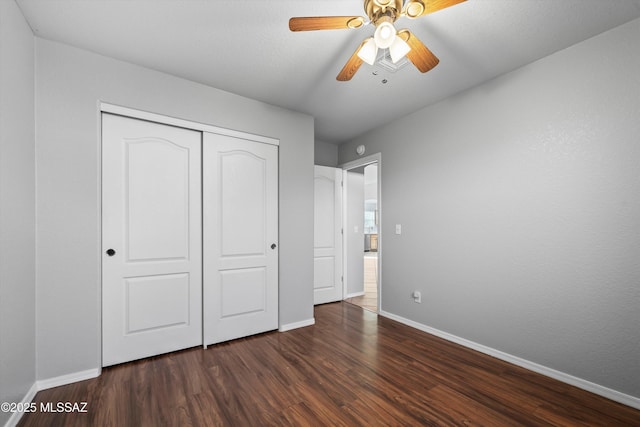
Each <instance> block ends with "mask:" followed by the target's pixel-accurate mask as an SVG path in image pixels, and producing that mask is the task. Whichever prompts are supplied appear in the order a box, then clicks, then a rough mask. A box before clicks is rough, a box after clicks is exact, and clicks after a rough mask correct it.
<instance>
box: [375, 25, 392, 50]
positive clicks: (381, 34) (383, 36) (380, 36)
mask: <svg viewBox="0 0 640 427" xmlns="http://www.w3.org/2000/svg"><path fill="white" fill-rule="evenodd" d="M395 37H396V29H395V27H394V26H393V24H391V23H390V22H386V21H385V22H383V23H381V24H380V25H378V28H376V32H375V33H374V34H373V39H374V40H375V41H376V45H377V46H378V48H380V49H386V48H388V47H389V46H391V44H392V43H393V40H394V39H395Z"/></svg>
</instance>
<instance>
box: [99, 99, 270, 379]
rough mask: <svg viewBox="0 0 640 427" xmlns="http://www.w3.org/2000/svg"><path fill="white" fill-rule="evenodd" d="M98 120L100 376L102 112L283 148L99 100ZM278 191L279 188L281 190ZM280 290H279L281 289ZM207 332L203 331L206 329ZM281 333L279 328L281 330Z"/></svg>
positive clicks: (249, 135) (265, 139) (267, 139)
mask: <svg viewBox="0 0 640 427" xmlns="http://www.w3.org/2000/svg"><path fill="white" fill-rule="evenodd" d="M96 112H97V114H96V116H97V117H96V119H97V121H98V126H97V130H98V132H97V140H98V153H99V154H98V159H97V161H98V168H97V172H98V189H99V191H98V201H97V203H98V212H99V217H98V248H99V249H98V252H97V256H98V260H99V263H98V269H99V271H98V274H99V277H100V282H99V283H100V292H98V301H97V310H98V313H99V316H100V328H99V331H100V332H99V334H100V339H99V340H98V347H99V348H98V354H99V355H100V362H99V364H100V367H99V368H98V376H99V375H100V374H101V373H102V364H103V360H102V345H103V336H102V317H103V316H102V314H103V313H102V286H103V283H102V280H103V271H102V261H103V255H102V248H103V246H104V243H103V239H102V232H103V231H102V221H103V218H102V209H103V206H102V162H103V158H102V144H103V141H102V115H103V113H108V114H114V115H119V116H124V117H128V118H132V119H138V120H145V121H148V122H154V123H159V124H163V125H169V126H175V127H181V128H185V129H190V130H195V131H199V132H203V133H204V132H207V133H214V134H220V135H226V136H232V137H235V138H240V139H246V140H249V141H254V142H261V143H263V144H270V145H275V146H280V140H279V139H278V138H273V137H269V136H264V135H256V134H252V133H248V132H242V131H237V130H233V129H228V128H223V127H219V126H214V125H209V124H206V123H200V122H195V121H192V120H185V119H180V118H177V117H171V116H167V115H163V114H157V113H152V112H149V111H144V110H138V109H135V108H129V107H124V106H121V105H116V104H111V103H108V102H104V101H100V100H99V101H98V102H97V109H96ZM278 176H279V172H278ZM278 190H279V188H278ZM277 203H278V208H279V207H280V199H279V197H278V202H277ZM279 267H280V260H279V259H278V270H279ZM279 287H280V278H279V277H278V288H279ZM278 291H279V289H278ZM279 310H280V307H279V305H278V311H279ZM280 327H281V325H280V316H278V328H280ZM203 329H204V328H203ZM278 330H279V329H278ZM203 348H207V346H206V345H204V335H203Z"/></svg>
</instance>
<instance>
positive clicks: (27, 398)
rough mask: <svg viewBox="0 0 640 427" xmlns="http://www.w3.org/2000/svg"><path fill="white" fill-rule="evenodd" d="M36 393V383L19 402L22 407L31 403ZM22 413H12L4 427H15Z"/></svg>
mask: <svg viewBox="0 0 640 427" xmlns="http://www.w3.org/2000/svg"><path fill="white" fill-rule="evenodd" d="M37 392H38V386H37V383H33V385H32V386H31V388H30V389H29V391H27V394H25V395H24V397H23V398H22V401H21V402H20V403H21V404H22V405H23V406H26V405H28V404H29V403H31V402H32V401H33V398H34V397H36V393H37ZM23 414H24V412H14V413H13V414H12V415H11V417H10V418H9V419H8V420H7V422H6V423H5V424H4V427H15V426H17V425H18V422H19V421H20V419H21V418H22V415H23Z"/></svg>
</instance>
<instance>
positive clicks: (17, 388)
mask: <svg viewBox="0 0 640 427" xmlns="http://www.w3.org/2000/svg"><path fill="white" fill-rule="evenodd" d="M33 57H34V39H33V35H32V34H31V29H30V28H29V27H28V26H27V24H26V22H25V21H24V19H23V17H22V13H21V12H20V10H19V9H18V6H17V5H16V4H15V2H13V1H0V402H20V401H22V399H23V398H24V397H25V395H26V394H27V392H28V391H29V389H30V388H31V387H32V386H33V384H34V382H35V377H36V371H35V369H36V362H35V357H36V349H35V341H36V335H35V333H36V330H35V316H36V315H35V307H36V304H35V280H36V279H35V275H36V274H35V273H36V269H35V176H36V175H35V154H34V150H35V142H34V129H35V128H34V105H33V104H34V89H33V85H34V62H33ZM10 415H11V413H7V412H0V425H4V424H5V423H6V421H7V420H8V419H9V417H10Z"/></svg>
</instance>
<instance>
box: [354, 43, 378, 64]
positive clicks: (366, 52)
mask: <svg viewBox="0 0 640 427" xmlns="http://www.w3.org/2000/svg"><path fill="white" fill-rule="evenodd" d="M377 56H378V46H376V42H375V40H374V39H372V38H371V39H369V40H367V42H366V43H365V44H364V45H363V46H362V48H361V49H360V50H359V51H358V57H360V59H362V60H363V61H364V62H366V63H367V64H369V65H373V63H374V62H376V57H377Z"/></svg>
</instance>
